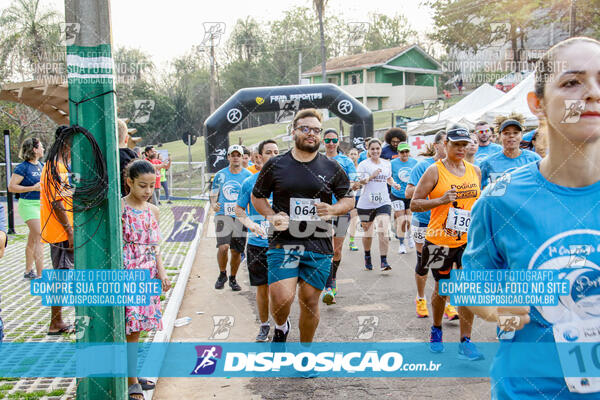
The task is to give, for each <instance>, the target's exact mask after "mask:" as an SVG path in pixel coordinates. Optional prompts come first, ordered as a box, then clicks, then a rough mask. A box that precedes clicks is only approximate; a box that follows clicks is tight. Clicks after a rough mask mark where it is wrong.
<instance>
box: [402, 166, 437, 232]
mask: <svg viewBox="0 0 600 400" xmlns="http://www.w3.org/2000/svg"><path fill="white" fill-rule="evenodd" d="M434 162H435V161H434V159H433V157H430V158H426V159H424V160H421V161H419V162H418V163H417V164H416V165H415V166H414V168H413V169H412V171H410V177H409V179H408V183H410V184H411V185H413V186H414V187H417V185H418V184H419V179H421V177H422V176H423V174H424V173H425V171H426V170H427V168H429V166H430V165H431V164H433V163H434ZM405 190H406V189H405ZM430 217H431V211H423V212H413V218H414V219H416V220H417V221H419V222H421V223H423V224H429V218H430Z"/></svg>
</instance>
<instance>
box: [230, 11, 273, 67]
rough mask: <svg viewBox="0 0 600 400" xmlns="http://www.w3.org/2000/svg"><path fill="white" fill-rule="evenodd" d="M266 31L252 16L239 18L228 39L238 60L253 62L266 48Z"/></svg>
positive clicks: (231, 51)
mask: <svg viewBox="0 0 600 400" xmlns="http://www.w3.org/2000/svg"><path fill="white" fill-rule="evenodd" d="M264 38H265V32H264V31H263V30H262V28H261V27H260V24H259V23H258V21H256V20H255V19H254V18H252V17H246V19H245V20H244V19H238V20H237V22H236V23H235V25H234V27H233V30H232V31H231V35H230V36H229V39H228V41H227V48H228V50H229V51H230V53H233V54H232V56H233V57H231V58H233V59H234V60H236V61H246V62H248V63H252V62H254V61H256V60H257V59H258V57H260V55H261V53H262V52H263V51H264V48H265V45H266V44H265V40H264Z"/></svg>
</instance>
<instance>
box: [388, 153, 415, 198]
mask: <svg viewBox="0 0 600 400" xmlns="http://www.w3.org/2000/svg"><path fill="white" fill-rule="evenodd" d="M418 163H419V162H418V161H417V160H416V159H414V158H412V157H409V158H408V161H406V162H402V161H401V160H400V158H394V159H393V160H392V162H391V164H392V178H394V182H396V183H397V184H399V185H400V186H401V188H400V190H396V189H394V188H392V194H393V195H394V196H396V197H401V198H404V197H406V196H405V195H404V192H405V191H406V185H408V182H409V180H410V173H411V171H412V169H413V168H414V166H415V165H417V164H418Z"/></svg>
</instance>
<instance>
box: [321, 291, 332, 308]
mask: <svg viewBox="0 0 600 400" xmlns="http://www.w3.org/2000/svg"><path fill="white" fill-rule="evenodd" d="M323 303H325V304H327V305H328V306H330V305H332V304H335V294H334V293H333V289H331V288H327V290H325V293H323Z"/></svg>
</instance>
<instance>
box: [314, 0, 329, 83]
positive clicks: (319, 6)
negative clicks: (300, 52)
mask: <svg viewBox="0 0 600 400" xmlns="http://www.w3.org/2000/svg"><path fill="white" fill-rule="evenodd" d="M313 5H314V7H315V10H316V11H317V18H318V19H319V34H320V39H321V82H323V83H327V66H326V65H325V64H326V63H327V49H326V48H325V27H324V26H323V14H324V13H325V6H326V5H327V0H313Z"/></svg>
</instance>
